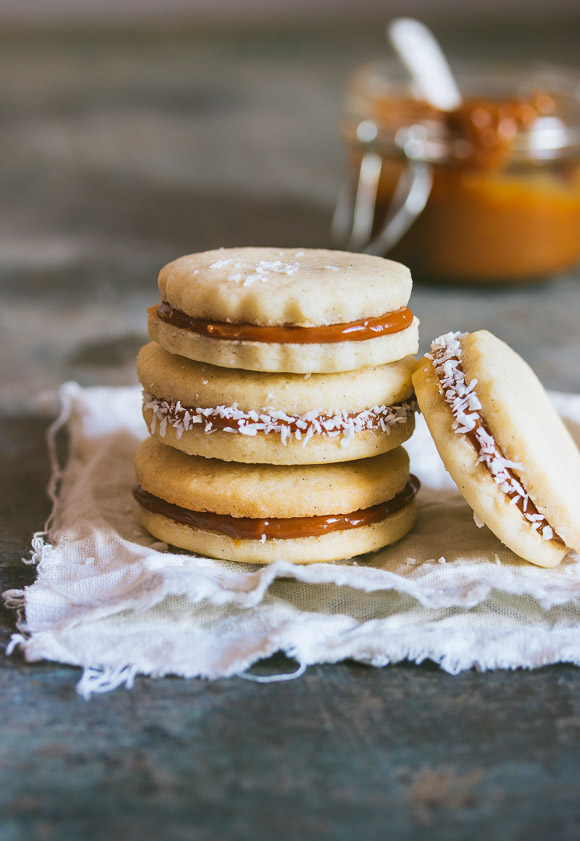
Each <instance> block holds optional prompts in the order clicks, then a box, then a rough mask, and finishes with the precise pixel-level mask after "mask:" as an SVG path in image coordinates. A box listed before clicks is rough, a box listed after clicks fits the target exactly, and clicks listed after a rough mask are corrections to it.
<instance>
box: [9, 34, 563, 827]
mask: <svg viewBox="0 0 580 841" xmlns="http://www.w3.org/2000/svg"><path fill="white" fill-rule="evenodd" d="M578 31H579V28H578V25H577V22H572V23H571V25H570V26H562V27H560V28H556V27H554V28H553V30H552V31H550V29H549V27H548V28H546V27H541V28H540V27H534V25H533V22H532V23H530V24H528V25H527V27H525V28H524V29H522V28H521V27H520V28H519V29H514V28H513V27H512V28H511V29H510V28H509V27H504V28H503V29H502V30H501V31H499V33H498V32H495V31H486V30H485V29H482V28H481V27H479V26H478V27H475V26H474V28H473V29H471V30H466V31H465V32H464V33H461V32H459V31H458V30H453V29H452V28H450V27H448V28H447V29H446V30H445V31H444V33H443V34H444V35H445V38H446V39H447V43H448V44H449V45H450V46H451V48H452V51H454V53H455V54H456V55H459V56H463V57H466V56H467V57H469V56H470V55H472V54H479V55H482V54H484V53H485V52H488V53H490V52H491V53H493V56H492V57H506V56H513V55H515V57H516V58H520V59H522V58H526V57H528V56H529V55H530V54H532V53H533V54H535V55H536V56H542V57H544V58H548V59H558V60H562V61H569V62H576V63H577V62H578V55H579V54H580V53H579V51H578V46H579V43H578ZM382 50H383V46H382V32H380V31H379V28H378V27H377V28H375V29H374V30H373V31H372V32H366V33H365V32H362V31H357V30H355V31H351V32H348V33H341V32H330V33H328V32H327V33H321V32H318V33H317V32H312V33H301V32H290V33H258V34H252V33H246V34H235V33H232V34H228V33H222V34H213V35H211V34H208V33H205V34H199V33H198V34H196V33H195V32H193V31H192V32H181V33H175V32H173V33H171V32H166V33H156V34H155V33H153V34H151V33H149V34H148V33H141V34H135V33H125V34H116V35H114V34H108V35H107V34H101V35H99V36H96V35H88V34H83V33H77V34H69V35H67V36H64V35H59V34H52V35H41V34H37V35H34V36H31V35H29V34H27V33H21V34H19V35H14V34H13V35H4V36H2V38H1V40H0V66H1V70H2V74H1V76H2V83H1V87H0V109H1V112H2V132H1V136H0V153H1V154H0V182H1V185H2V190H1V192H0V208H1V213H2V218H3V231H4V238H3V239H4V242H3V247H2V250H1V253H0V343H1V359H2V365H1V366H0V386H1V388H0V410H1V413H2V420H1V427H0V451H1V457H2V464H1V474H0V475H1V477H2V482H1V486H0V587H1V589H6V588H9V587H22V586H24V585H26V584H27V583H30V582H32V580H33V577H34V569H33V568H31V567H29V566H25V565H23V564H22V563H21V562H20V558H21V557H23V556H26V555H27V554H28V547H29V542H30V536H31V534H32V532H33V531H35V530H36V529H38V528H40V527H41V526H42V523H43V521H44V519H45V517H46V515H47V513H48V502H47V500H46V497H45V493H44V487H45V484H46V480H47V476H48V459H47V455H46V451H45V446H44V440H43V436H44V431H45V428H46V426H47V423H48V421H49V419H50V417H52V414H53V412H54V408H55V402H54V396H52V397H51V396H50V392H53V391H54V389H55V388H56V387H57V386H58V384H59V383H60V382H62V381H64V380H66V379H71V378H74V379H76V380H78V381H79V382H81V383H83V384H122V383H129V382H134V381H135V374H134V356H135V353H136V350H137V348H138V347H139V345H140V344H141V343H142V342H143V341H144V340H145V308H146V306H147V305H149V304H150V303H152V302H153V301H154V300H155V299H156V289H155V279H156V273H157V270H158V269H159V267H160V266H161V265H162V264H163V263H164V262H165V261H166V260H169V259H171V258H173V257H175V256H177V255H178V254H181V253H184V252H186V251H194V250H197V249H202V248H210V247H215V246H219V245H234V244H272V245H275V244H280V245H303V246H316V245H328V244H329V236H328V228H329V220H330V216H331V210H332V204H333V201H334V197H335V195H336V191H337V189H338V185H339V180H340V172H341V167H342V149H341V145H340V141H339V139H338V135H337V132H336V124H337V122H338V111H339V103H340V96H341V91H342V87H343V85H344V82H345V79H346V77H347V75H348V73H349V71H350V70H351V68H352V67H353V66H354V65H355V64H357V63H358V62H359V61H360V60H362V59H364V58H373V57H375V56H379V55H380V53H381V51H382ZM413 307H414V309H415V310H416V312H417V313H418V314H419V316H420V318H421V321H422V326H421V330H422V336H423V339H424V342H423V344H425V343H426V342H427V340H428V339H429V338H431V337H433V336H435V335H437V334H439V333H440V332H443V331H445V330H448V329H457V328H461V329H466V330H470V329H474V328H477V327H482V326H486V327H490V328H491V329H493V330H495V331H496V332H497V333H498V334H499V335H500V336H502V337H503V338H505V339H506V340H507V341H509V342H510V343H512V344H513V345H514V346H515V347H516V348H517V349H518V350H519V351H521V352H522V353H523V354H524V356H526V358H527V359H529V361H530V362H531V363H532V364H533V365H534V367H535V368H536V370H537V371H538V373H539V374H540V376H541V377H542V378H543V380H544V382H545V383H546V384H547V385H548V386H549V387H552V388H557V389H562V390H567V391H576V392H578V391H580V374H579V371H580V332H579V330H578V318H579V316H580V277H579V276H578V274H575V275H573V276H569V277H567V278H564V279H562V280H560V281H559V282H557V283H554V284H547V285H544V286H539V287H535V288H530V289H513V290H504V291H501V290H492V291H481V290H469V289H455V288H454V289H451V288H447V289H441V288H439V289H437V288H433V287H427V286H417V287H416V289H415V291H414V294H413ZM41 392H49V394H48V396H46V397H45V398H43V399H39V397H38V396H39V395H40V394H41ZM1 620H2V621H1V628H0V631H1V641H2V642H6V641H7V640H8V639H9V635H10V633H11V631H12V630H13V628H14V616H13V615H12V614H11V613H10V612H8V611H6V610H3V611H2V615H1ZM292 667H293V664H291V663H287V662H286V661H284V660H283V658H279V659H276V658H275V659H274V661H271V662H269V663H267V664H265V665H263V666H262V667H261V670H262V671H266V672H269V671H276V670H279V669H291V668H292ZM78 677H79V674H78V671H77V670H75V669H72V668H68V667H64V666H59V665H53V664H26V663H24V661H23V660H22V659H21V657H20V656H19V655H18V654H15V655H13V656H12V657H11V658H9V659H6V658H2V659H0V697H1V705H0V710H1V715H0V745H1V746H2V747H1V753H0V816H1V820H0V841H32V839H39V841H40V839H54V841H80V839H83V840H84V841H96V839H99V841H100V839H103V840H104V839H127V841H133V839H135V841H137V839H138V841H149V839H151V841H160V840H161V839H167V841H179V839H184V841H185V839H187V841H214V839H215V841H224V839H227V840H228V841H229V839H232V841H238V839H239V840H240V841H242V839H243V841H246V840H247V841H272V839H281V841H285V840H286V839H289V840H290V839H303V841H320V840H321V839H336V841H351V839H358V838H361V839H364V841H386V840H387V839H389V841H391V839H397V840H398V839H415V838H422V837H427V836H428V837H429V838H431V839H433V841H438V840H439V839H442V841H443V839H444V841H455V839H465V838H470V839H473V841H479V839H482V841H483V839H485V841H487V839H494V841H508V839H509V841H515V839H518V841H519V839H521V841H546V839H550V840H551V839H558V841H559V840H560V839H564V840H565V841H575V839H578V838H579V837H580V797H579V790H580V759H579V748H580V670H578V669H575V668H573V667H570V666H558V667H552V668H546V669H540V670H538V671H535V672H513V673H512V672H495V673H489V674H478V673H475V672H469V673H465V674H462V675H459V676H457V677H451V676H449V675H446V674H444V673H443V672H441V671H440V670H439V669H438V668H437V667H435V666H432V665H429V664H423V665H422V666H412V665H401V666H396V667H392V668H387V669H383V670H374V669H370V668H364V667H361V666H356V665H353V664H348V663H346V664H339V665H336V666H324V667H314V668H311V669H309V670H308V672H307V673H306V674H305V675H304V676H303V677H302V678H300V679H299V680H296V681H289V682H285V683H280V684H271V685H257V684H254V683H250V682H248V681H245V680H242V679H231V680H227V681H216V682H214V683H208V682H205V681H201V680H191V681H183V680H180V679H166V680H163V681H152V680H148V679H144V678H142V679H138V680H137V682H136V685H135V687H134V689H133V690H131V691H129V692H127V691H124V690H119V691H117V692H115V693H113V694H110V695H106V696H102V697H97V698H94V699H93V700H92V701H90V702H88V703H87V702H85V701H83V700H81V699H80V698H79V697H78V696H77V695H76V694H75V691H74V686H75V683H76V681H77V679H78Z"/></svg>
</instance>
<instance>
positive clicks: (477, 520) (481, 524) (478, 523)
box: [473, 511, 485, 529]
mask: <svg viewBox="0 0 580 841" xmlns="http://www.w3.org/2000/svg"><path fill="white" fill-rule="evenodd" d="M473 522H474V523H475V525H476V526H477V528H478V529H482V528H483V527H484V525H485V523H484V522H483V520H482V519H481V517H479V516H478V515H477V514H476V513H475V511H474V512H473Z"/></svg>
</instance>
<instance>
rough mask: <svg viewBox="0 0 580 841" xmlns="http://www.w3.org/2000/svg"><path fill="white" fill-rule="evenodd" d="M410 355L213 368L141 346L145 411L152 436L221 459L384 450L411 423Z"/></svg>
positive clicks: (343, 456)
mask: <svg viewBox="0 0 580 841" xmlns="http://www.w3.org/2000/svg"><path fill="white" fill-rule="evenodd" d="M414 365H415V360H414V359H413V357H405V358H404V359H401V360H399V361H398V362H392V363H389V364H386V365H376V366H371V367H368V368H363V369H361V370H360V371H357V372H356V375H355V376H353V374H352V372H343V373H337V374H312V375H309V376H307V377H305V376H304V375H303V374H280V373H262V372H254V371H243V370H235V369H231V368H219V367H217V366H215V365H210V364H208V363H203V362H195V361H194V360H191V359H187V358H185V357H182V356H177V355H175V354H171V353H169V352H168V351H166V350H164V349H163V348H162V347H161V346H160V345H158V344H156V343H155V342H150V343H149V344H147V345H145V346H144V347H143V348H141V351H140V352H139V355H138V357H137V373H138V376H139V379H140V381H141V384H142V385H143V389H144V392H143V415H144V418H145V421H146V423H147V427H148V429H149V431H150V433H151V435H153V436H154V437H156V438H158V439H159V440H160V441H162V442H163V443H165V444H169V445H170V446H172V447H176V448H177V449H180V450H183V451H184V452H187V453H190V454H192V455H201V456H206V457H208V458H220V459H223V460H225V461H241V462H249V463H258V462H264V463H268V464H320V463H324V462H338V461H352V460H354V459H358V458H367V457H368V456H373V455H377V454H379V453H382V452H387V451H388V450H392V449H394V448H395V447H397V446H399V445H400V444H402V443H403V442H404V441H406V440H407V439H408V438H409V437H410V436H411V434H412V432H413V430H414V427H415V408H416V404H415V400H414V396H413V385H412V382H411V375H412V371H413V368H414Z"/></svg>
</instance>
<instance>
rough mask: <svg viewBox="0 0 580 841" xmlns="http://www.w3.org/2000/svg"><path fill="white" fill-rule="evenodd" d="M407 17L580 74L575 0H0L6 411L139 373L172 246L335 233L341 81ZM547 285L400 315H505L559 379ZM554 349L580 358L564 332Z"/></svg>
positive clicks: (1, 322) (563, 315)
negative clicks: (149, 312) (138, 359)
mask: <svg viewBox="0 0 580 841" xmlns="http://www.w3.org/2000/svg"><path fill="white" fill-rule="evenodd" d="M400 14H405V15H414V16H417V17H419V18H421V19H422V20H423V21H424V22H426V23H427V24H428V25H429V26H430V27H431V28H432V29H433V31H434V32H435V33H436V35H437V36H438V38H439V40H440V42H441V43H442V45H443V47H444V49H445V51H446V52H447V54H448V56H449V58H450V60H451V61H452V62H453V61H456V60H457V61H460V60H468V61H469V60H472V59H475V58H485V59H488V60H499V61H509V62H511V63H516V64H518V63H519V64H525V63H526V62H529V61H530V60H532V59H541V60H546V61H558V62H560V63H564V64H570V65H575V66H576V67H579V66H580V49H579V48H580V4H578V2H577V1H576V0H551V1H550V2H549V3H546V2H540V0H515V2H510V3H506V2H505V0H486V2H485V3H481V2H476V0H462V2H459V0H438V2H437V3H434V2H429V0H415V2H405V3H402V2H381V3H379V2H377V1H376V0H357V2H344V1H341V0H314V2H312V0H311V2H308V0H271V2H263V0H262V2H260V0H229V1H228V2H226V0H221V2H220V0H195V1H192V2H180V1H179V0H164V2H156V0H140V2H138V0H98V2H97V0H92V2H91V0H77V1H76V2H73V1H72V0H69V1H68V2H67V0H42V2H35V1H34V0H4V2H3V3H2V5H1V8H0V24H1V27H0V67H1V74H0V108H1V113H2V123H1V126H2V127H1V130H0V181H1V183H2V190H1V193H0V212H1V216H2V230H3V243H2V250H1V254H0V296H1V297H0V333H1V338H0V341H1V343H2V348H1V352H2V359H3V372H2V375H1V376H2V379H1V382H0V386H1V392H0V393H1V397H0V400H1V405H2V407H3V408H4V409H6V410H8V411H12V410H16V409H21V408H26V407H27V406H33V405H34V406H36V402H35V401H36V395H37V394H38V393H40V392H43V391H46V390H52V389H54V388H56V386H57V385H58V384H59V383H60V382H62V381H63V380H65V379H70V378H73V379H76V380H78V381H79V382H81V383H82V384H90V383H103V384H121V383H127V382H133V381H134V380H135V374H134V356H135V353H136V350H137V348H138V346H139V345H140V344H141V343H142V342H143V341H145V320H146V316H145V309H146V307H147V306H148V305H150V304H152V303H154V302H155V300H156V299H157V289H156V277H157V272H158V270H159V268H160V267H161V266H162V265H163V264H164V263H165V262H167V261H168V260H171V259H172V258H174V257H176V256H178V255H180V254H183V253H186V252H191V251H196V250H204V249H208V248H214V247H217V246H221V245H223V246H230V245H280V246H329V245H330V243H331V240H330V222H331V218H332V212H333V207H334V204H335V201H336V197H337V194H338V191H339V188H340V185H341V183H342V181H343V178H344V173H345V152H344V148H343V143H342V141H341V138H340V135H339V123H340V115H341V104H342V100H343V95H344V89H345V85H346V82H347V79H348V78H349V76H350V74H351V73H352V71H353V69H354V68H355V67H356V66H357V65H358V64H360V63H361V62H365V61H370V60H373V59H377V58H381V57H382V56H384V55H386V54H387V52H388V48H387V46H386V42H385V37H384V28H385V24H386V22H387V21H388V20H390V19H391V18H393V17H395V16H397V15H400ZM554 289H555V287H554V286H552V285H547V286H541V287H538V288H536V289H535V291H534V292H533V293H530V292H527V291H525V290H518V289H511V290H505V291H502V292H495V293H491V292H489V291H487V290H469V289H467V290H463V291H462V292H461V293H458V292H457V291H456V290H454V289H453V288H444V287H442V288H440V289H438V290H436V292H434V291H433V290H431V289H429V288H426V287H425V288H422V287H421V286H418V287H417V288H416V289H415V291H414V298H413V302H414V307H413V308H414V309H415V310H416V311H417V312H418V314H419V315H420V317H421V319H422V336H423V338H424V339H425V340H427V339H429V338H432V337H433V336H434V335H437V334H438V333H440V332H443V331H444V330H448V329H456V328H462V329H466V330H469V329H475V328H477V327H480V326H482V325H483V324H485V326H488V327H491V328H492V329H493V327H494V324H496V323H499V326H500V328H501V329H500V331H499V332H500V334H501V335H502V337H503V338H505V339H507V340H508V341H511V342H512V343H513V344H514V345H515V346H516V347H517V348H518V349H520V350H522V351H525V352H526V354H527V358H528V359H529V361H530V362H531V363H532V364H533V365H535V367H536V368H537V369H538V370H539V371H540V374H541V376H542V377H543V379H544V381H545V382H546V383H547V385H549V386H552V387H554V388H563V389H568V390H571V388H572V387H573V383H572V381H571V379H570V375H569V370H568V373H566V372H563V371H562V365H561V357H562V352H563V344H562V336H565V335H566V334H567V333H568V332H570V331H571V332H572V333H573V334H574V335H575V334H576V321H577V316H578V311H579V308H580V299H579V298H578V282H577V279H576V278H574V277H568V278H565V279H564V280H561V281H559V285H558V287H557V289H558V293H557V295H555V294H554ZM529 295H533V296H534V297H533V302H532V303H533V306H531V307H530V302H531V301H532V299H531V298H529ZM526 296H527V297H526ZM540 309H541V311H542V313H543V316H544V317H543V318H542V319H541V320H538V319H537V318H536V316H535V314H536V313H537V312H538V311H539V310H540ZM498 319H499V322H498ZM556 324H557V329H556ZM532 333H533V341H531V338H532ZM564 350H566V352H567V358H568V359H569V362H570V365H571V366H572V365H573V366H576V367H575V370H579V369H580V348H579V346H578V343H577V342H576V341H575V340H574V343H572V344H571V345H570V347H568V346H566V347H565V348H564ZM15 372H18V376H17V377H16V376H14V374H15Z"/></svg>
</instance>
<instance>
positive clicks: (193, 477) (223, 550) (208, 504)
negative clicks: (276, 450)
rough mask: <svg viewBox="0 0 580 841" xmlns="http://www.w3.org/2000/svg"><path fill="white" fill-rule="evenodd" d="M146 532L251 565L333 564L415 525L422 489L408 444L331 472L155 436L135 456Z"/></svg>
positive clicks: (326, 467) (328, 467)
mask: <svg viewBox="0 0 580 841" xmlns="http://www.w3.org/2000/svg"><path fill="white" fill-rule="evenodd" d="M135 468H136V474H137V484H136V486H135V488H134V496H135V498H136V500H137V502H138V507H139V517H140V520H141V523H142V525H143V526H144V527H145V528H146V529H147V530H148V531H149V532H150V533H151V534H153V535H154V536H155V537H157V538H159V539H160V540H163V541H165V542H167V543H169V544H172V545H174V546H178V547H181V548H183V549H187V550H189V551H192V552H195V553H197V554H201V555H209V556H210V557H214V558H221V559H228V560H233V561H242V562H246V563H260V564H261V563H272V562H274V561H276V560H279V559H283V560H288V561H292V562H294V563H298V564H301V563H302V564H304V563H313V562H321V561H334V560H339V559H341V558H349V557H352V556H355V555H360V554H363V553H366V552H371V551H373V550H376V549H380V548H381V547H383V546H387V545H389V544H391V543H394V542H395V541H396V540H399V539H400V538H401V537H403V536H404V535H405V534H406V533H407V532H408V531H409V530H410V528H411V527H412V525H413V522H414V519H415V503H414V496H415V493H416V491H417V488H418V482H417V480H416V479H415V478H414V477H413V476H410V474H409V460H408V456H407V454H406V452H405V451H404V450H403V448H402V447H398V448H396V449H395V450H391V451H390V452H388V453H384V454H382V455H379V456H375V457H373V458H368V459H362V460H359V461H353V462H343V463H339V464H331V465H329V464H325V465H306V466H304V465H302V466H276V465H269V464H259V465H248V464H236V463H231V462H224V461H221V460H218V459H209V458H203V457H199V456H192V455H187V454H186V453H183V452H181V451H179V450H177V449H174V448H173V447H167V446H165V445H164V444H161V443H160V442H159V441H157V440H156V439H154V438H148V439H147V440H146V441H144V442H143V443H142V444H141V445H140V446H139V448H138V450H137V453H136V457H135Z"/></svg>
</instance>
